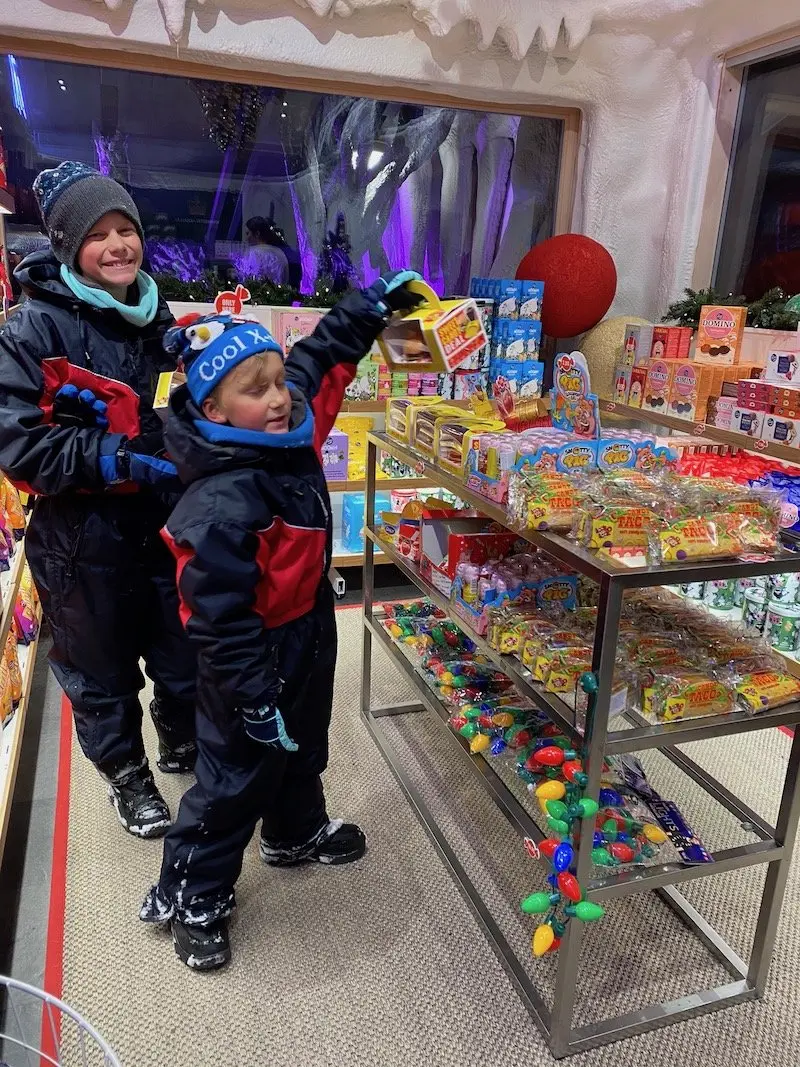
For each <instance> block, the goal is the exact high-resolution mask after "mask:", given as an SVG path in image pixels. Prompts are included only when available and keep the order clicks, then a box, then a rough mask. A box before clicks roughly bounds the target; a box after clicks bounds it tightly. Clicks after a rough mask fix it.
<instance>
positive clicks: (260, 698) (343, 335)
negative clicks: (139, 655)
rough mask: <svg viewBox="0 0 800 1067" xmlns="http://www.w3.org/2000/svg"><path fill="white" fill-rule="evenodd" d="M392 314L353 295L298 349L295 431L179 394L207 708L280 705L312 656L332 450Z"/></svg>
mask: <svg viewBox="0 0 800 1067" xmlns="http://www.w3.org/2000/svg"><path fill="white" fill-rule="evenodd" d="M385 321H386V320H385V319H384V317H383V315H382V313H381V311H380V310H379V309H378V308H377V307H376V306H375V303H374V302H372V301H371V300H370V299H369V298H368V297H367V296H365V295H364V294H363V293H359V292H356V293H350V294H348V295H347V296H346V297H344V299H343V300H342V301H340V303H339V304H337V305H336V307H335V308H333V309H332V310H331V311H330V312H328V314H327V315H325V317H324V318H323V319H322V320H321V321H320V323H319V325H318V326H317V328H316V330H315V331H314V333H313V334H312V336H311V337H308V338H305V339H304V340H302V341H298V342H297V343H296V344H295V345H294V347H293V348H292V351H291V354H290V355H289V358H288V359H287V361H286V380H287V384H288V385H289V388H290V390H291V391H292V393H293V398H294V399H293V407H292V418H291V421H290V428H289V432H288V433H287V434H267V433H260V432H256V431H252V430H239V429H236V428H235V427H231V426H220V425H218V424H216V423H212V422H209V421H208V420H206V419H204V418H202V416H201V415H200V413H199V411H198V409H197V407H196V406H195V405H194V403H193V401H192V399H191V397H190V396H189V393H188V390H187V388H186V387H185V386H183V387H181V388H180V389H178V390H177V391H176V392H175V393H174V394H173V397H172V400H171V402H170V414H169V418H168V421H167V431H166V442H167V450H168V453H169V455H170V458H171V459H172V460H173V461H174V462H175V464H176V465H177V467H178V473H179V475H180V477H181V480H182V481H183V482H184V483H186V485H187V488H186V490H185V492H184V494H183V496H182V497H181V499H180V501H179V503H178V505H177V507H176V508H175V510H174V511H173V513H172V515H171V516H170V519H169V522H168V524H167V528H166V529H165V530H164V531H163V536H164V539H165V540H166V542H167V544H168V545H169V546H170V548H171V549H172V551H173V553H174V555H175V558H176V560H177V565H178V566H177V572H178V591H179V594H180V598H181V618H182V620H183V623H184V625H185V627H186V630H187V633H188V634H189V636H190V637H191V638H193V639H194V641H195V643H196V645H197V646H198V650H199V671H200V674H199V678H198V695H199V697H200V703H201V706H204V707H205V710H206V712H207V713H211V714H212V715H213V711H211V710H210V709H212V708H213V707H217V708H218V709H220V710H222V709H224V710H225V711H226V712H227V713H229V712H230V711H231V710H233V709H234V708H240V707H261V706H263V705H264V704H266V703H269V702H272V701H275V700H277V699H278V697H279V692H280V688H281V679H282V678H283V679H286V678H288V677H289V676H290V674H293V673H295V672H296V671H297V670H298V669H302V662H301V661H302V659H303V658H304V657H307V656H308V654H309V650H308V649H305V648H304V647H303V646H304V642H303V640H302V635H301V631H302V630H303V620H304V619H307V618H308V617H309V616H310V615H312V613H313V612H314V609H315V607H316V606H317V603H318V597H319V593H320V588H321V585H322V583H324V582H325V581H326V580H327V573H328V567H329V565H330V557H331V540H332V523H331V507H330V498H329V496H328V489H327V485H326V483H325V476H324V473H323V469H322V460H321V447H322V444H323V442H324V441H325V438H326V437H327V436H328V433H329V432H330V430H331V429H332V427H333V422H334V419H335V418H336V415H337V414H338V412H339V409H340V408H341V405H342V400H343V398H344V391H345V388H346V387H347V385H348V384H349V383H350V382H351V381H352V379H353V377H354V376H355V371H356V364H357V363H358V361H359V360H360V359H362V358H363V357H364V356H365V355H366V353H367V352H368V351H369V349H370V347H371V346H372V343H373V341H374V340H375V338H376V337H377V336H378V334H379V333H380V331H381V330H382V329H383V327H384V325H385ZM287 635H288V639H287ZM287 656H291V657H292V660H293V662H286V658H287Z"/></svg>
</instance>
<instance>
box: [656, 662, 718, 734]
mask: <svg viewBox="0 0 800 1067" xmlns="http://www.w3.org/2000/svg"><path fill="white" fill-rule="evenodd" d="M734 708H735V693H734V689H733V685H732V684H728V683H727V682H726V681H725V680H723V679H722V678H721V677H717V676H716V675H714V674H711V673H707V672H703V671H697V670H691V669H674V670H673V669H671V670H670V671H669V673H666V672H665V673H663V674H662V673H659V674H658V675H656V674H654V673H651V675H650V684H649V685H645V687H644V690H643V693H642V710H643V712H644V714H645V715H647V716H649V717H651V718H655V719H657V720H658V721H659V722H674V721H675V720H676V719H694V718H698V717H699V716H703V715H725V714H727V713H729V712H731V711H733V710H734Z"/></svg>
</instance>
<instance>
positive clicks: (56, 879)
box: [41, 696, 72, 1062]
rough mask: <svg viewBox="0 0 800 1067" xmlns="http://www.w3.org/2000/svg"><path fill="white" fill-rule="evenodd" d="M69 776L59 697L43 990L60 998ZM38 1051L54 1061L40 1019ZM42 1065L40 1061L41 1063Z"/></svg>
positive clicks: (65, 718)
mask: <svg viewBox="0 0 800 1067" xmlns="http://www.w3.org/2000/svg"><path fill="white" fill-rule="evenodd" d="M71 774H72V708H71V706H70V703H69V701H68V700H67V698H66V697H65V696H62V698H61V733H60V737H59V745H58V785H57V787H56V810H55V826H54V828H53V865H52V869H51V872H50V906H49V909H48V916H47V949H46V953H45V961H44V988H45V990H46V992H48V993H50V994H51V995H52V996H54V997H59V998H60V997H61V993H62V990H63V984H64V918H65V913H66V903H67V847H68V841H69V783H70V777H71ZM41 1049H42V1052H44V1053H45V1054H46V1055H48V1056H52V1057H53V1059H56V1058H57V1057H56V1048H55V1043H54V1041H53V1035H52V1033H51V1032H50V1027H49V1025H47V1022H46V1019H44V1018H43V1019H42V1042H41ZM43 1062H44V1061H43Z"/></svg>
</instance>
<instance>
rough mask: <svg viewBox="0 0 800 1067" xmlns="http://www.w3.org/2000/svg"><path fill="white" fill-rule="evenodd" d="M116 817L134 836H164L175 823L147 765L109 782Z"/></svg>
mask: <svg viewBox="0 0 800 1067" xmlns="http://www.w3.org/2000/svg"><path fill="white" fill-rule="evenodd" d="M108 798H109V800H110V801H111V803H112V804H113V805H114V808H115V810H116V813H117V818H118V819H119V821H120V822H121V823H122V825H123V826H124V827H125V829H126V830H127V831H128V833H129V834H133V836H134V837H163V836H164V834H165V833H166V832H167V830H168V829H169V828H170V826H171V825H172V819H171V818H170V814H169V808H168V807H167V804H166V801H165V800H164V798H163V797H162V796H161V794H160V793H159V791H158V787H157V786H156V783H155V781H154V780H153V775H152V772H151V771H150V769H149V767H147V766H145V767H143V768H139V769H138V770H135V771H132V772H131V773H130V774H128V775H126V776H125V777H124V778H121V779H119V780H116V781H110V782H109V783H108Z"/></svg>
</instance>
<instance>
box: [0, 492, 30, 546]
mask: <svg viewBox="0 0 800 1067" xmlns="http://www.w3.org/2000/svg"><path fill="white" fill-rule="evenodd" d="M0 500H2V509H3V511H4V512H5V514H6V516H7V519H8V522H7V525H8V526H9V527H10V529H11V530H12V532H13V535H14V538H15V539H16V540H17V541H21V540H22V538H23V537H24V536H25V512H24V511H23V510H22V502H21V500H20V498H19V493H18V492H17V489H16V487H15V486H13V485H12V484H11V482H9V481H8V480H7V479H6V478H4V479H3V483H2V488H0Z"/></svg>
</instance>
